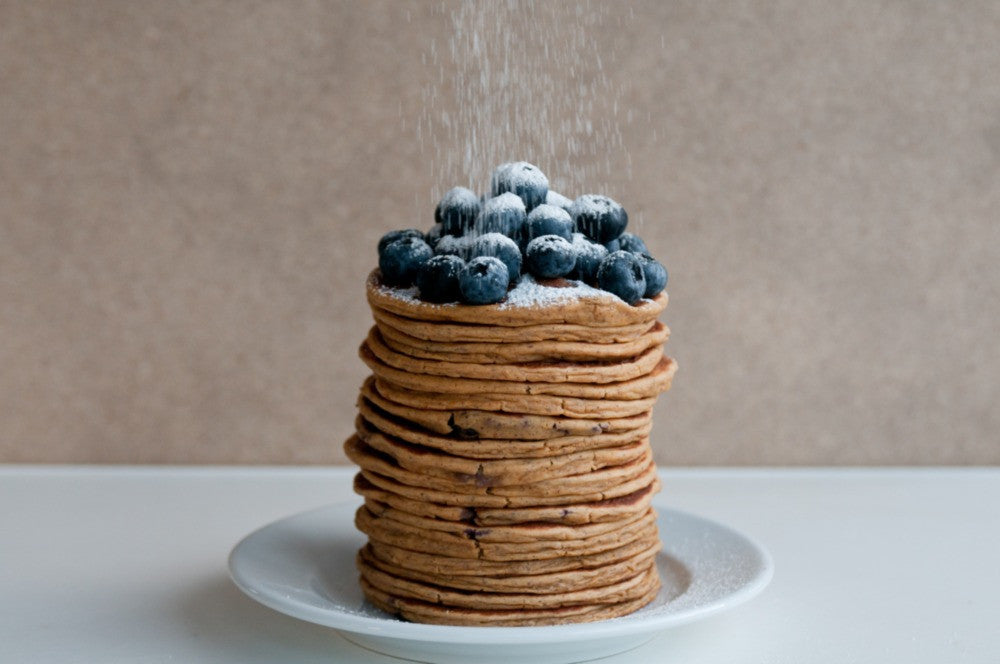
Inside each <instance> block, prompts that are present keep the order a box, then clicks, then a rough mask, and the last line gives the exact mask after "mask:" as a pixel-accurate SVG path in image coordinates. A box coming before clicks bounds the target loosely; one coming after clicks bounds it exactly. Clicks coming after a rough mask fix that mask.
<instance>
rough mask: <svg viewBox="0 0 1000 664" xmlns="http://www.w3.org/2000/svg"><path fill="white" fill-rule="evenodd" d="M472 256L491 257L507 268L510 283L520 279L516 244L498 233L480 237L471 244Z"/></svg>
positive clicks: (519, 258) (518, 253)
mask: <svg viewBox="0 0 1000 664" xmlns="http://www.w3.org/2000/svg"><path fill="white" fill-rule="evenodd" d="M470 253H471V255H472V256H493V257H494V258H499V259H500V260H501V261H503V264H504V265H506V266H507V276H508V278H509V279H510V283H514V282H516V281H517V280H518V279H520V277H521V249H520V248H519V247H518V246H517V243H516V242H514V241H513V240H511V239H510V238H509V237H507V236H506V235H501V234H500V233H487V234H486V235H480V236H479V237H478V238H476V239H475V240H474V241H473V243H472V251H471V252H470Z"/></svg>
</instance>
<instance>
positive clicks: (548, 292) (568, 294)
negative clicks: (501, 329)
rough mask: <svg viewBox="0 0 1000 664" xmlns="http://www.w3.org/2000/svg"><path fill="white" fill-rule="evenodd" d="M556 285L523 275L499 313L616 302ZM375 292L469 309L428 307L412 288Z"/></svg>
mask: <svg viewBox="0 0 1000 664" xmlns="http://www.w3.org/2000/svg"><path fill="white" fill-rule="evenodd" d="M553 283H554V284H555V283H558V285H549V284H542V283H539V282H538V281H536V280H535V278H534V277H532V276H531V275H530V274H525V275H523V276H522V277H521V280H520V281H519V282H518V283H517V285H516V286H514V288H512V289H511V290H510V291H509V292H508V293H507V297H506V299H504V300H503V301H502V302H500V303H499V304H498V305H496V306H498V307H499V308H500V309H531V308H542V307H549V306H553V305H558V304H566V303H568V302H574V301H577V300H582V299H598V300H605V301H608V302H610V301H612V300H617V299H618V298H617V297H615V296H614V295H612V294H611V293H609V292H607V291H603V290H600V289H598V288H594V287H593V286H588V285H587V284H585V283H583V282H582V281H572V280H569V279H557V280H553ZM378 289H379V292H380V293H381V294H383V295H388V296H390V297H393V298H396V299H397V300H402V301H403V302H408V303H412V304H420V305H422V306H425V307H458V306H463V307H468V306H472V305H467V304H458V303H457V302H456V303H448V304H432V303H429V302H425V301H423V300H421V299H420V292H419V291H418V290H417V287H416V286H412V287H410V288H392V287H390V286H385V285H380V286H379V287H378Z"/></svg>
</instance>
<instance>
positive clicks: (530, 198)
mask: <svg viewBox="0 0 1000 664" xmlns="http://www.w3.org/2000/svg"><path fill="white" fill-rule="evenodd" d="M492 184H493V191H492V193H493V195H494V196H499V195H500V194H503V193H505V192H508V191H509V192H511V193H514V194H517V195H518V196H520V197H521V200H523V201H524V206H525V208H526V209H527V210H528V211H529V212H530V211H531V210H533V209H534V208H535V207H537V206H539V205H541V204H542V203H544V202H545V197H546V196H547V195H548V193H549V179H548V178H547V177H545V173H542V171H541V170H540V169H539V168H538V167H537V166H534V165H532V164H529V163H528V162H526V161H516V162H513V163H509V164H503V165H501V166H499V167H498V168H497V169H496V170H495V171H494V172H493V183H492Z"/></svg>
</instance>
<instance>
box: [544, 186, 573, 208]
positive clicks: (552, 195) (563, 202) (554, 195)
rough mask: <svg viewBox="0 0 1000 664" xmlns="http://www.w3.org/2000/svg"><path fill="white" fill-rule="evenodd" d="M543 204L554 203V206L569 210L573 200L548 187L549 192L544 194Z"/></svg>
mask: <svg viewBox="0 0 1000 664" xmlns="http://www.w3.org/2000/svg"><path fill="white" fill-rule="evenodd" d="M545 204H546V205H555V206H556V207H558V208H562V209H564V210H566V211H567V212H569V211H570V209H571V208H572V207H573V201H571V200H570V199H568V198H566V197H565V196H563V195H562V194H560V193H559V192H556V191H552V190H551V189H549V193H547V194H546V195H545Z"/></svg>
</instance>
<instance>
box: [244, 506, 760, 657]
mask: <svg viewBox="0 0 1000 664" xmlns="http://www.w3.org/2000/svg"><path fill="white" fill-rule="evenodd" d="M662 502H663V501H662V500H657V499H655V498H654V500H653V507H654V508H655V509H656V511H657V521H659V520H661V519H664V518H667V517H675V518H681V519H686V520H688V521H692V522H698V523H699V524H700V525H702V526H707V527H709V528H711V529H714V530H717V531H725V532H726V533H727V534H728V535H729V536H730V537H735V538H736V539H737V540H741V541H742V542H741V543H742V544H743V545H744V546H745V547H746V548H747V549H749V550H750V551H752V552H753V554H755V555H756V556H757V558H758V559H759V563H760V564H759V569H758V570H757V573H756V574H755V575H754V576H753V577H752V578H750V579H749V580H748V581H747V582H746V583H745V584H743V585H742V586H740V587H739V588H738V589H736V590H734V591H733V592H731V593H729V594H727V595H725V596H724V597H721V598H718V599H716V600H714V601H712V602H709V603H707V604H703V605H696V606H693V607H690V608H689V609H686V610H683V611H680V612H677V613H666V614H660V615H651V616H648V617H647V618H645V619H634V618H633V619H631V620H629V619H628V618H629V616H623V617H622V618H621V619H609V620H602V621H597V622H588V623H570V624H564V625H537V626H517V627H477V626H461V625H432V624H426V623H413V622H407V621H391V622H390V621H386V620H384V619H379V618H372V617H370V616H363V615H356V614H352V613H346V612H343V611H336V610H329V609H319V608H317V607H314V606H310V605H308V604H296V603H295V602H294V600H290V599H289V598H287V597H285V598H282V599H279V598H277V597H272V596H271V595H269V594H267V593H264V592H261V591H260V590H259V588H258V587H257V586H256V585H255V584H254V583H253V581H252V580H250V579H246V578H245V577H244V575H243V574H242V573H241V572H240V569H239V568H240V564H239V557H240V553H241V550H243V549H244V547H246V546H248V545H249V544H250V543H252V542H253V541H254V540H255V538H257V537H258V536H260V535H261V533H263V532H264V531H266V530H269V529H271V528H275V527H279V526H281V525H286V524H288V523H289V522H291V521H295V520H300V519H307V518H309V517H311V516H315V515H316V514H317V513H320V512H326V511H335V510H339V509H344V508H347V507H353V508H356V507H357V506H358V505H359V504H360V503H359V502H357V501H356V500H341V501H337V502H334V503H328V504H326V505H322V506H320V507H316V508H313V509H309V510H304V511H301V512H297V513H294V514H290V515H287V516H284V517H282V518H279V519H275V520H274V521H271V522H269V523H266V524H264V525H263V526H260V527H259V528H257V529H255V530H253V531H251V532H250V533H248V534H247V535H245V536H244V537H243V538H242V539H240V541H239V542H237V544H236V545H235V546H234V547H233V548H232V550H231V551H230V553H229V556H228V560H227V568H228V571H229V577H230V579H231V580H232V581H233V583H234V584H235V585H236V587H237V588H239V589H240V590H241V591H242V592H243V593H244V594H246V595H247V596H248V597H250V598H251V599H253V600H254V601H256V602H258V603H260V604H262V605H264V606H266V607H268V608H270V609H272V610H274V611H277V612H278V613H282V614H284V615H287V616H290V617H292V618H296V619H298V620H303V621H306V622H310V623H313V624H316V625H321V626H324V627H328V628H331V629H334V630H338V631H344V632H349V633H352V634H363V635H366V636H369V637H375V638H383V639H392V640H396V641H420V642H436V643H440V644H445V643H448V644H453V645H469V644H481V645H489V644H496V645H510V644H515V643H516V644H524V645H533V644H541V643H547V644H553V643H559V642H563V641H569V640H574V641H579V640H581V637H582V638H583V639H584V640H587V641H590V640H601V639H606V638H614V637H623V636H630V635H635V634H649V633H652V632H657V631H660V630H665V629H668V628H671V627H677V626H680V625H684V624H687V623H691V622H694V621H697V620H702V619H704V618H708V617H709V616H712V615H715V614H716V613H720V612H722V611H726V610H729V609H731V608H734V607H736V606H739V605H740V604H743V603H745V602H747V601H749V600H750V599H752V598H753V597H755V596H757V595H758V594H760V592H761V591H763V590H764V588H766V587H767V585H768V584H769V583H770V581H771V579H772V578H773V576H774V560H773V558H772V557H771V554H770V553H769V552H768V551H767V549H765V548H764V547H763V546H762V545H761V544H760V543H759V542H758V541H757V540H755V539H754V538H753V537H751V536H749V535H746V534H744V533H742V532H740V531H738V530H736V529H735V528H732V527H731V526H728V525H726V524H724V523H721V522H719V521H715V520H714V519H709V518H706V517H703V516H700V515H698V514H695V513H692V512H688V511H685V510H678V509H674V508H671V507H668V506H666V505H664V504H662ZM352 525H353V524H352ZM668 544H669V541H668V542H664V547H665V550H666V547H667V545H668ZM680 561H681V562H682V563H684V562H685V561H684V560H683V559H680ZM581 628H584V629H585V630H586V632H585V634H581Z"/></svg>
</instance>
